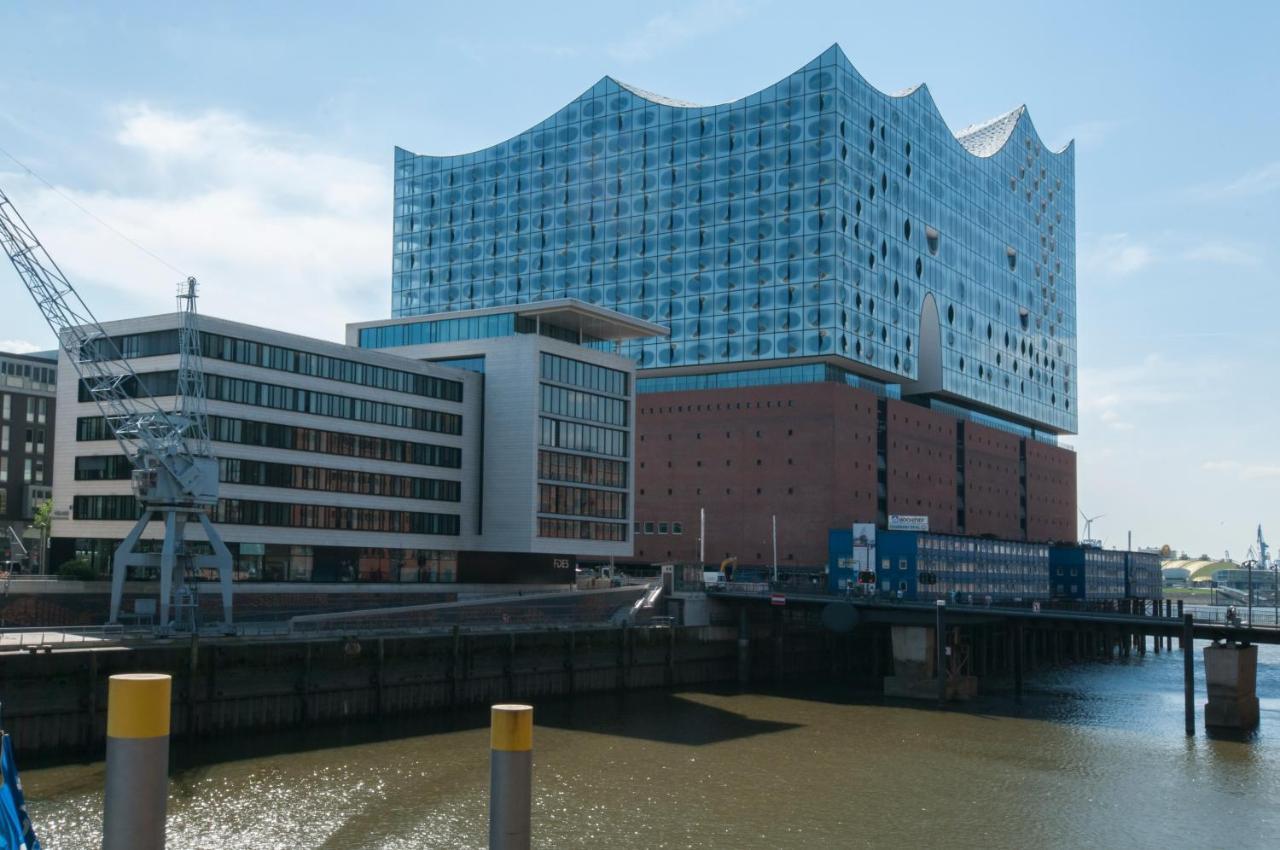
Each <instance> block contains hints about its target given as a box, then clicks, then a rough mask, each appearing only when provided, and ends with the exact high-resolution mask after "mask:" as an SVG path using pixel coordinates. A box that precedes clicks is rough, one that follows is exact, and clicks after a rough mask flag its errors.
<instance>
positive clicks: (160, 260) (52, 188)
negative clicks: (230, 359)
mask: <svg viewBox="0 0 1280 850" xmlns="http://www.w3.org/2000/svg"><path fill="white" fill-rule="evenodd" d="M0 153H2V154H4V155H5V156H7V157H8V158H9V159H11V160H13V161H14V162H15V163H16V164H17V166H18V167H19V168H21V169H22V170H23V171H25V172H27V174H30V175H31V176H32V177H34V178H35V179H37V180H39V181H40V182H41V183H43V184H44V185H45V186H47V187H48V188H49V190H50V191H52V192H54V193H55V194H56V195H58V197H60V198H62V199H63V200H64V201H66V202H67V203H69V204H71V206H73V207H75V208H76V209H78V210H80V212H82V213H84V214H85V215H87V216H88V217H89V218H91V219H93V220H94V221H96V222H97V223H98V224H100V225H101V226H102V227H104V228H106V229H107V230H109V231H111V232H112V233H114V234H115V235H116V236H118V237H120V238H121V239H123V240H124V241H125V242H128V243H129V244H130V245H132V246H133V247H135V248H137V249H138V250H139V251H141V252H142V253H144V254H146V255H147V256H148V257H150V258H151V259H153V260H155V261H156V262H157V263H160V264H161V265H162V266H164V267H165V268H168V269H170V270H171V271H175V272H177V273H178V274H180V275H182V277H183V278H188V277H190V276H191V275H189V274H187V273H186V272H184V271H183V270H182V269H180V268H178V267H177V266H175V265H174V264H173V263H171V262H169V261H168V260H166V259H165V258H164V257H161V256H160V255H159V254H157V253H155V252H154V251H151V250H149V249H148V248H146V247H144V246H143V245H142V244H140V243H139V242H137V241H136V240H134V239H132V238H130V237H129V236H127V235H125V234H124V233H121V232H120V231H119V230H117V229H116V228H115V227H113V226H112V225H110V224H108V223H107V222H106V221H104V220H102V219H101V218H99V217H98V216H96V215H94V214H93V212H92V211H90V210H88V209H86V208H85V207H84V205H83V204H81V203H80V202H79V201H77V200H76V199H75V198H73V197H71V196H70V195H68V194H67V193H66V192H63V191H62V190H61V189H59V188H58V187H57V186H55V185H53V184H52V183H50V182H49V181H48V180H46V179H44V178H43V177H41V176H40V175H39V174H37V173H36V172H35V171H34V170H33V169H32V168H31V167H30V166H29V165H27V164H26V163H25V162H23V161H22V160H20V159H18V158H17V157H16V156H14V155H13V154H11V153H9V151H7V150H5V149H4V147H0Z"/></svg>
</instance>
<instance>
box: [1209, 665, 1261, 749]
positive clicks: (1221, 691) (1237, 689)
mask: <svg viewBox="0 0 1280 850" xmlns="http://www.w3.org/2000/svg"><path fill="white" fill-rule="evenodd" d="M1204 678H1205V684H1206V685H1207V686H1208V691H1209V701H1208V702H1206V703H1205V704H1204V726H1205V728H1206V729H1215V728H1217V729H1238V730H1241V731H1244V732H1247V731H1250V730H1252V729H1256V728H1258V692H1257V684H1258V647H1257V646H1256V645H1253V644H1238V643H1223V644H1219V643H1215V644H1213V645H1212V646H1206V647H1205V648H1204Z"/></svg>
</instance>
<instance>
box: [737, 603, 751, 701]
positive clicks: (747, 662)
mask: <svg viewBox="0 0 1280 850" xmlns="http://www.w3.org/2000/svg"><path fill="white" fill-rule="evenodd" d="M750 683H751V623H750V621H749V620H748V619H747V606H746V605H743V606H742V607H741V608H739V609H738V684H739V685H743V686H744V687H745V686H746V685H748V684H750Z"/></svg>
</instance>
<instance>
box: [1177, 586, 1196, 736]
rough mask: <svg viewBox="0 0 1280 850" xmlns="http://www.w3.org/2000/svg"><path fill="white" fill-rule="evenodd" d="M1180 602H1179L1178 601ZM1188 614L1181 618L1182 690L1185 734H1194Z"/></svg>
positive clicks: (1191, 633) (1193, 675)
mask: <svg viewBox="0 0 1280 850" xmlns="http://www.w3.org/2000/svg"><path fill="white" fill-rule="evenodd" d="M1179 602H1181V600H1179ZM1194 625H1195V624H1194V622H1193V621H1192V617H1191V615H1190V614H1187V615H1186V616H1185V617H1183V618H1182V689H1183V703H1184V711H1185V713H1186V725H1187V734H1188V735H1194V734H1195V733H1196V651H1195V640H1194V635H1195V632H1194V631H1193V628H1194Z"/></svg>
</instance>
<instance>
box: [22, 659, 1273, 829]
mask: <svg viewBox="0 0 1280 850" xmlns="http://www.w3.org/2000/svg"><path fill="white" fill-rule="evenodd" d="M1201 657H1202V656H1201V654H1200V652H1199V647H1198V648H1197V676H1198V677H1199V678H1200V681H1199V682H1198V684H1199V686H1200V688H1199V690H1200V695H1199V696H1198V698H1197V718H1198V723H1200V724H1202V723H1203V718H1202V717H1200V712H1201V710H1202V704H1203V702H1204V694H1203V685H1204V682H1203V665H1202V664H1201V663H1200V659H1201ZM1181 670H1182V656H1181V653H1179V652H1177V651H1175V652H1174V653H1172V654H1164V655H1160V656H1156V655H1152V654H1148V655H1147V656H1145V658H1141V659H1139V658H1133V659H1129V660H1127V661H1117V662H1113V663H1107V664H1090V665H1079V666H1073V667H1069V668H1062V669H1059V670H1055V671H1049V672H1042V673H1039V674H1036V675H1034V676H1031V677H1029V678H1028V682H1027V687H1028V693H1027V698H1026V700H1025V701H1024V703H1023V704H1022V705H1021V706H1019V705H1017V704H1016V703H1015V702H1014V701H1013V700H1012V698H1011V696H1010V695H1009V694H1007V693H993V694H988V695H986V696H983V697H982V698H981V699H979V700H978V701H977V702H974V703H972V704H970V705H969V706H967V707H965V708H964V709H960V710H947V711H937V710H935V709H933V708H932V707H929V706H924V705H919V706H917V705H912V704H909V703H884V702H883V701H881V700H879V699H876V698H873V697H868V696H866V695H865V694H862V695H859V694H857V693H855V692H852V691H849V690H845V689H841V688H835V687H829V688H823V689H813V690H788V691H784V692H778V693H758V692H756V693H747V694H742V693H733V692H713V691H700V690H689V691H679V692H675V693H657V692H647V693H640V694H636V693H633V694H627V695H625V696H621V695H617V696H615V695H605V696H597V697H590V698H579V699H577V700H576V701H574V702H572V703H555V704H546V705H539V706H538V707H537V712H536V715H535V716H536V718H537V722H538V726H537V728H536V730H535V735H534V741H535V768H534V770H535V774H534V781H535V793H536V799H535V811H534V831H535V836H536V841H535V846H538V847H544V848H553V847H554V848H560V847H569V848H576V847H580V848H605V847H608V848H705V847H717V848H780V847H954V848H1005V847H1007V848H1032V847H1034V848H1037V850H1043V848H1077V847H1109V848H1112V847H1117V848H1118V847H1123V848H1145V847H1151V848H1161V850H1168V849H1169V848H1175V847H1223V846H1230V847H1233V848H1253V847H1258V848H1276V847H1280V813H1278V811H1277V806H1276V804H1277V801H1280V647H1261V648H1260V664H1259V676H1258V679H1259V681H1258V691H1259V694H1260V695H1261V696H1262V698H1263V699H1262V715H1263V717H1262V724H1263V725H1262V729H1261V731H1260V732H1258V733H1257V734H1256V735H1254V736H1252V737H1250V738H1248V739H1246V740H1223V739H1210V738H1208V737H1206V735H1205V734H1204V731H1203V726H1202V725H1201V726H1199V727H1198V729H1197V734H1196V736H1195V737H1194V738H1190V739H1188V738H1186V737H1185V736H1184V734H1183V706H1182V673H1181ZM994 684H995V683H992V685H993V688H994ZM428 722H429V723H430V724H431V725H430V726H427V725H423V724H419V725H418V728H416V729H415V728H413V727H412V726H411V725H405V723H399V724H398V725H396V726H391V725H386V726H383V727H381V728H380V727H376V726H355V727H349V728H345V729H341V730H323V731H320V732H311V733H307V734H305V735H292V736H291V735H274V736H257V737H253V738H248V739H244V740H239V741H234V742H218V743H217V744H216V745H213V746H210V747H201V748H199V749H197V750H184V751H183V752H181V753H178V754H176V759H175V761H176V766H175V771H174V775H173V782H172V796H171V798H170V803H169V812H170V818H169V847H170V848H171V850H197V848H201V850H203V848H210V850H213V848H218V850H221V848H231V847H236V848H239V847H251V848H280V850H286V849H287V850H295V848H332V850H339V848H341V850H352V848H370V850H372V849H373V848H378V850H383V849H384V848H385V850H401V848H403V849H404V850H408V848H483V847H485V845H486V839H487V823H486V818H487V811H486V796H487V793H488V732H487V728H486V726H485V723H486V722H487V718H486V715H485V714H484V713H483V712H480V713H476V712H470V713H467V714H464V715H460V716H458V717H455V718H445V719H440V720H432V721H428ZM409 723H410V724H411V723H412V721H410V722H409ZM393 734H395V735H407V737H401V738H398V739H383V740H380V739H379V738H380V737H382V738H385V737H386V736H388V735H393ZM102 777H103V772H102V765H101V764H92V765H75V766H68V767H59V768H50V769H44V770H30V771H27V772H26V773H25V774H24V781H25V784H26V788H27V794H28V799H29V801H30V809H31V815H32V818H33V819H34V821H35V823H36V826H37V829H38V830H39V833H40V838H41V840H42V842H43V843H44V846H45V847H46V848H48V850H73V849H74V850H82V848H89V847H94V846H97V842H99V841H100V835H101V832H100V830H101V807H102V794H101V787H102Z"/></svg>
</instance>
